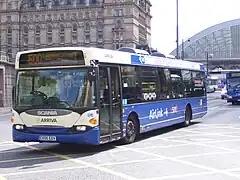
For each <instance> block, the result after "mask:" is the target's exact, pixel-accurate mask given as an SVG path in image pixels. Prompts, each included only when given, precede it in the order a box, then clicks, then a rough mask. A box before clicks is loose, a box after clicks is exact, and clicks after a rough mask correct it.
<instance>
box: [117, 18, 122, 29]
mask: <svg viewBox="0 0 240 180" xmlns="http://www.w3.org/2000/svg"><path fill="white" fill-rule="evenodd" d="M122 27H123V22H122V21H121V20H117V22H116V28H122Z"/></svg>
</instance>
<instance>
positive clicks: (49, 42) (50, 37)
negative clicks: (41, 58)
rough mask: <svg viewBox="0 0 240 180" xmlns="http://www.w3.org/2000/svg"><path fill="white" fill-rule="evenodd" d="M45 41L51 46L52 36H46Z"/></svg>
mask: <svg viewBox="0 0 240 180" xmlns="http://www.w3.org/2000/svg"><path fill="white" fill-rule="evenodd" d="M47 41H48V44H52V36H48V38H47Z"/></svg>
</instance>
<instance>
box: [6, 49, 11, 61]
mask: <svg viewBox="0 0 240 180" xmlns="http://www.w3.org/2000/svg"><path fill="white" fill-rule="evenodd" d="M7 55H8V57H9V58H10V59H11V58H12V48H8V49H7Z"/></svg>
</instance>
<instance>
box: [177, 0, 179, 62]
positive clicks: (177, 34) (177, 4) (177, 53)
mask: <svg viewBox="0 0 240 180" xmlns="http://www.w3.org/2000/svg"><path fill="white" fill-rule="evenodd" d="M176 7H177V10H176V12H177V27H176V28H177V29H176V33H177V34H176V36H177V39H176V43H177V55H176V58H177V59H179V47H178V45H179V27H178V0H176Z"/></svg>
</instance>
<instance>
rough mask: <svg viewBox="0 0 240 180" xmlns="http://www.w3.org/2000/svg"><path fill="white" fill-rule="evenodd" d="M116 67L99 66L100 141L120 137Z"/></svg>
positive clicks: (119, 100)
mask: <svg viewBox="0 0 240 180" xmlns="http://www.w3.org/2000/svg"><path fill="white" fill-rule="evenodd" d="M119 82H120V81H119V70H118V68H117V67H104V66H100V68H99V84H100V109H99V113H100V136H101V137H100V141H101V142H102V143H103V142H109V141H112V140H116V139H118V138H120V137H121V126H120V125H121V122H120V120H121V97H120V89H119V85H120V84H119Z"/></svg>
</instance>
